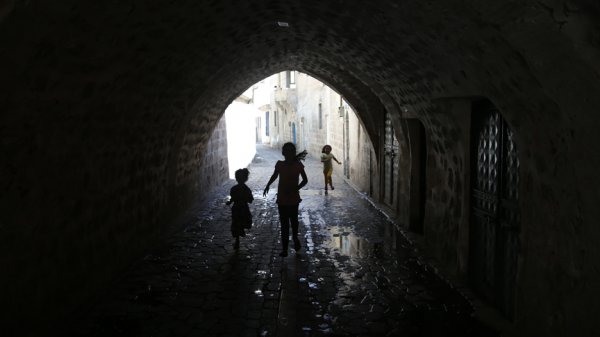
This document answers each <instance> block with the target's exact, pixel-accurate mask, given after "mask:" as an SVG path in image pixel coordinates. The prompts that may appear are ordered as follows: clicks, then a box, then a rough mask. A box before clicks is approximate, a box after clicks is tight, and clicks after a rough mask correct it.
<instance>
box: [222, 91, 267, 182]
mask: <svg viewBox="0 0 600 337" xmlns="http://www.w3.org/2000/svg"><path fill="white" fill-rule="evenodd" d="M258 113H259V111H258V110H257V109H256V108H255V107H253V106H252V105H249V104H244V103H240V102H233V103H231V104H230V105H229V107H227V110H225V122H226V123H227V153H228V157H229V177H230V178H232V179H233V178H234V172H235V171H236V170H237V169H240V168H244V167H247V166H248V164H249V163H250V162H251V161H252V159H253V158H254V155H255V154H256V116H257V114H258Z"/></svg>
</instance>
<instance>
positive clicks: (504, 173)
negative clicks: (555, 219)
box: [469, 100, 520, 318]
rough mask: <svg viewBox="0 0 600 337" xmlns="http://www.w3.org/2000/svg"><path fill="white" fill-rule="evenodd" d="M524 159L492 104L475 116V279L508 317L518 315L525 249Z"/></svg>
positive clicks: (481, 105)
mask: <svg viewBox="0 0 600 337" xmlns="http://www.w3.org/2000/svg"><path fill="white" fill-rule="evenodd" d="M518 184H519V159H518V152H517V147H516V144H515V141H514V137H513V132H512V131H511V129H510V127H509V126H508V124H507V123H506V122H505V121H504V119H503V118H502V116H501V115H500V112H499V111H498V109H496V107H494V105H493V104H492V103H491V102H490V101H488V100H481V101H477V102H474V104H473V107H472V116H471V216H470V219H471V220H470V227H469V234H470V236H469V237H470V239H469V251H470V253H469V278H470V282H471V284H472V286H473V287H474V289H475V291H476V292H478V293H479V294H480V295H482V296H483V297H484V298H485V299H486V300H488V301H490V302H491V303H493V304H494V305H495V306H497V307H498V309H500V310H501V311H502V312H503V313H504V314H505V315H506V316H507V317H509V318H512V316H513V314H514V290H515V281H516V274H517V256H518V249H519V232H520V226H519V209H518V197H519V194H518Z"/></svg>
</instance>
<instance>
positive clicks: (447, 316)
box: [71, 146, 492, 337]
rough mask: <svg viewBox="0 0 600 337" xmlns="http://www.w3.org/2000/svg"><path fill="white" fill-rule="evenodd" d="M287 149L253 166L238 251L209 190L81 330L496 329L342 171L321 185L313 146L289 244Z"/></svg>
mask: <svg viewBox="0 0 600 337" xmlns="http://www.w3.org/2000/svg"><path fill="white" fill-rule="evenodd" d="M279 159H282V157H281V154H280V152H279V150H274V149H269V148H266V147H262V146H259V147H258V153H257V156H256V157H255V159H254V162H253V163H252V164H251V165H250V166H249V169H250V172H251V174H250V180H249V181H248V186H249V187H250V188H251V189H252V191H253V193H254V197H255V201H254V203H253V204H251V210H252V212H253V216H254V221H255V222H254V226H253V228H252V229H251V230H250V231H249V234H248V235H247V236H246V237H245V238H242V240H241V247H240V249H239V251H238V252H236V251H235V250H234V249H233V247H232V238H231V236H230V231H229V226H230V209H229V207H227V206H226V205H225V198H226V196H227V195H228V191H229V188H230V187H231V186H232V184H233V181H231V182H229V183H226V184H224V185H223V186H222V187H221V188H220V189H219V190H218V191H216V192H215V193H214V195H213V196H212V197H211V198H209V200H208V202H207V204H206V205H205V206H204V207H202V209H203V211H202V212H201V213H199V214H197V215H196V216H195V220H194V221H193V222H191V223H189V225H188V226H187V227H186V228H185V230H183V231H182V232H181V233H180V234H177V235H175V236H174V237H172V238H171V239H170V240H168V243H167V244H166V245H165V246H164V247H161V248H159V249H157V250H156V251H154V252H151V253H149V254H148V255H147V256H146V257H145V258H144V259H143V260H142V261H139V262H138V263H137V264H134V265H133V266H131V269H130V270H129V271H128V272H127V273H126V274H125V275H123V276H122V278H121V279H120V280H118V281H117V282H116V283H115V284H114V286H113V287H112V288H111V289H110V290H109V291H107V293H106V294H105V295H104V296H102V298H101V299H100V300H99V301H98V302H97V303H96V304H94V305H93V306H91V309H90V310H89V312H84V313H83V314H82V318H81V319H78V320H77V323H75V324H74V329H73V331H72V332H71V335H74V336H129V337H132V336H491V335H492V334H490V333H489V332H488V331H486V330H485V329H483V327H482V326H481V325H480V324H477V323H476V322H475V321H474V319H472V318H471V313H472V307H471V305H470V304H469V302H468V301H467V300H465V299H464V298H463V297H462V296H461V295H460V294H459V292H458V291H456V290H454V289H453V288H452V287H450V286H449V285H448V284H447V283H446V282H444V281H443V280H441V279H439V278H438V277H437V276H436V275H435V273H434V272H433V271H432V268H429V267H428V266H427V265H426V264H424V263H423V262H421V261H422V259H421V258H420V257H419V256H417V255H415V253H414V251H415V250H414V249H413V248H412V247H411V245H410V244H409V242H408V241H407V239H406V238H405V237H404V236H403V235H402V234H400V233H399V232H398V231H396V230H394V229H393V228H394V225H393V224H392V223H391V222H390V221H389V220H388V219H387V218H386V217H385V216H384V215H383V213H381V212H380V211H379V210H378V209H377V208H376V207H375V206H374V205H373V204H372V203H371V202H369V200H367V199H366V198H364V197H363V196H362V195H360V194H358V193H357V192H355V190H353V189H352V187H351V186H349V185H348V184H347V183H345V182H344V180H342V179H341V178H340V177H334V186H335V187H336V189H335V190H334V191H330V192H329V194H328V195H325V194H324V193H323V189H322V186H321V185H322V174H321V163H320V162H318V161H317V160H315V159H313V158H311V157H309V158H307V160H306V162H305V165H306V172H307V174H308V177H309V183H308V185H307V186H306V187H305V188H304V189H303V190H302V191H301V197H302V198H303V201H302V202H301V204H300V218H301V221H300V227H301V229H300V232H301V237H302V239H301V240H302V245H303V247H302V249H301V250H300V251H299V252H294V250H293V249H290V255H289V256H288V257H286V258H281V257H279V256H278V253H279V251H280V239H279V222H278V215H277V208H276V205H275V203H274V200H275V199H274V198H275V191H276V190H277V189H276V186H275V185H276V184H277V182H275V184H274V186H272V188H271V192H270V194H269V195H268V198H263V197H262V190H263V188H264V186H265V184H266V182H267V180H268V178H269V176H270V174H271V173H272V169H273V167H274V164H275V162H276V161H277V160H279Z"/></svg>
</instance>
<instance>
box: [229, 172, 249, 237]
mask: <svg viewBox="0 0 600 337" xmlns="http://www.w3.org/2000/svg"><path fill="white" fill-rule="evenodd" d="M249 174H250V172H249V171H248V169H245V168H243V169H239V170H237V171H235V180H236V181H237V182H238V184H237V185H235V186H233V187H232V188H231V190H230V191H229V195H230V196H231V199H229V201H227V205H229V204H231V203H233V206H232V207H231V235H232V236H233V237H234V238H235V243H234V244H233V248H235V249H238V248H240V236H246V232H245V231H244V229H248V228H250V227H252V214H251V213H250V208H249V207H248V203H250V202H252V201H253V200H254V197H253V196H252V191H250V188H248V186H246V181H248V175H249Z"/></svg>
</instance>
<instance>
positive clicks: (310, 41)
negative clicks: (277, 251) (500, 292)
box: [0, 0, 600, 336]
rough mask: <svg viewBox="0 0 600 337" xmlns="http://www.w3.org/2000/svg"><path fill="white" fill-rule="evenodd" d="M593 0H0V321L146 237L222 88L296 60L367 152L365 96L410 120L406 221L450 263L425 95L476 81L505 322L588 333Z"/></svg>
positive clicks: (36, 309)
mask: <svg viewBox="0 0 600 337" xmlns="http://www.w3.org/2000/svg"><path fill="white" fill-rule="evenodd" d="M599 13H600V8H599V6H598V2H597V1H591V0H573V1H560V0H556V1H555V0H541V1H523V2H518V3H517V2H515V1H487V0H486V1H482V0H467V1H462V0H461V1H459V0H448V1H445V2H439V1H438V2H435V3H434V2H422V1H412V2H398V1H376V2H364V1H345V2H344V4H343V6H341V5H340V4H339V3H338V2H322V1H316V0H306V1H302V2H274V1H252V2H249V1H245V2H244V1H233V0H232V1H214V2H210V3H206V2H198V1H185V0H184V1H178V2H172V1H167V0H157V1H151V2H149V1H138V0H130V1H124V2H119V3H109V2H80V1H75V0H61V1H54V2H42V1H8V2H4V4H2V5H0V20H1V21H0V25H1V26H0V28H1V29H0V41H2V48H3V49H2V51H0V74H1V76H0V107H1V111H2V113H1V114H0V134H1V135H2V136H1V140H0V141H1V143H0V151H1V154H2V155H1V157H2V158H3V161H2V162H1V164H0V177H2V178H1V179H2V181H1V182H2V190H3V193H2V194H1V195H0V224H1V225H0V226H1V227H0V231H1V232H0V233H1V234H0V247H1V248H0V264H1V266H0V267H1V268H0V269H2V270H3V271H5V274H6V275H11V276H9V277H4V278H3V279H2V280H1V281H0V289H2V290H1V291H0V299H1V300H2V302H3V303H9V306H10V308H14V310H11V315H12V316H11V317H9V321H13V320H12V318H13V317H14V318H15V320H14V322H19V320H21V322H23V321H27V324H31V325H35V323H34V322H31V321H30V318H32V317H38V318H39V319H40V320H41V319H43V317H47V318H48V321H50V320H51V319H52V318H51V316H43V315H40V313H44V314H46V313H51V314H56V315H59V314H60V313H62V312H65V311H67V310H68V309H69V308H72V307H73V306H74V305H76V304H77V303H78V302H80V299H81V296H79V295H81V294H89V293H91V292H92V291H93V290H94V289H97V288H98V286H100V285H101V284H102V283H103V282H104V281H106V280H109V279H111V278H112V277H114V276H115V272H116V270H117V269H118V268H117V266H116V265H115V264H117V263H122V264H123V265H124V264H126V263H127V261H129V260H131V259H132V258H134V257H135V256H139V254H141V252H143V251H144V250H145V249H148V247H150V246H151V242H154V241H153V239H154V238H159V237H160V236H161V235H162V233H165V232H166V231H168V229H169V228H171V226H170V224H172V223H175V222H176V221H175V220H176V219H177V218H179V217H181V214H183V213H184V212H185V210H186V209H187V208H188V207H189V205H191V204H192V203H193V200H194V198H195V193H196V192H198V191H199V188H200V186H202V185H201V183H200V181H202V179H206V177H207V176H213V173H212V172H210V171H209V173H203V172H201V170H203V169H204V167H203V166H202V164H201V160H202V158H203V155H202V154H203V153H205V152H207V153H208V152H211V151H209V150H207V146H208V145H207V144H208V141H209V139H210V137H209V136H210V135H211V134H212V132H213V130H214V129H215V127H216V126H217V125H218V121H219V119H220V117H221V115H222V113H223V111H224V110H225V108H226V106H227V105H228V104H229V103H230V102H231V101H232V100H233V99H234V98H235V97H237V96H239V94H240V93H241V92H243V91H244V90H245V89H246V88H248V87H249V86H250V85H252V84H253V83H256V82H257V81H259V80H261V79H263V78H265V77H267V76H269V75H271V74H274V73H277V72H280V71H283V70H286V69H296V70H299V71H302V72H305V73H307V74H312V75H315V77H316V78H319V79H320V80H322V81H323V82H325V83H326V84H328V85H330V86H331V87H334V88H336V90H337V91H338V92H339V93H340V94H341V95H343V96H344V98H345V99H346V100H347V101H348V103H349V104H350V106H352V107H353V109H354V110H355V111H356V112H357V113H358V114H359V115H360V119H361V121H362V123H363V125H364V127H365V130H366V132H367V133H368V134H369V136H370V139H371V141H372V144H373V147H374V152H375V153H377V154H379V153H380V150H381V149H380V144H381V142H380V137H381V132H380V128H381V125H383V124H382V123H383V111H385V110H387V111H389V112H391V113H392V114H393V117H394V118H395V119H396V120H397V121H400V120H401V119H402V118H403V117H404V116H403V115H404V114H405V113H406V112H404V109H406V110H407V111H408V113H410V114H412V117H413V118H418V119H419V120H420V121H421V122H422V123H423V125H424V126H425V129H426V133H427V146H428V150H429V152H428V158H427V162H428V167H427V181H428V186H429V187H428V189H427V214H426V220H425V222H426V224H425V226H426V227H425V240H427V241H428V242H430V243H431V246H432V247H433V248H432V249H433V250H434V253H435V255H436V256H437V257H438V258H439V259H440V261H442V262H444V263H447V264H448V266H450V267H455V268H454V269H455V271H456V272H459V271H460V270H461V269H464V261H463V262H461V260H464V258H463V257H461V256H463V255H464V252H463V248H461V247H462V246H461V245H462V244H461V243H460V242H459V241H457V240H461V238H462V237H463V236H464V226H465V216H466V215H465V214H464V210H465V207H466V204H465V202H466V200H465V195H464V193H465V188H464V187H465V186H466V185H465V184H466V182H467V181H468V175H469V172H468V171H467V168H468V166H467V165H466V161H467V158H468V154H467V153H466V152H465V151H464V149H463V147H462V146H463V145H464V144H462V143H461V142H462V139H463V137H464V133H463V132H464V124H463V123H462V120H461V118H463V117H464V116H463V115H462V114H459V115H457V114H456V113H455V112H452V111H457V110H455V108H453V107H451V106H450V107H448V106H445V105H444V104H441V103H440V102H439V101H438V100H439V99H448V98H451V99H454V98H458V99H466V100H469V99H470V98H472V97H485V98H487V99H489V100H490V101H491V102H492V103H493V104H494V105H495V106H496V107H497V108H498V109H499V110H500V111H501V113H502V115H503V117H504V118H505V119H506V121H507V122H508V124H509V125H510V126H511V127H512V129H513V130H514V132H515V139H516V143H517V145H518V147H519V150H520V156H521V157H520V158H519V159H520V163H521V167H520V176H521V181H520V185H519V192H520V195H521V196H522V198H521V199H520V204H519V206H520V209H521V211H522V212H521V225H522V232H521V242H522V245H521V250H520V252H519V254H520V255H519V265H518V276H517V293H516V299H517V302H516V316H515V318H514V320H513V321H512V322H509V324H510V326H511V328H513V329H514V330H515V331H517V332H516V333H517V334H520V335H523V336H531V335H544V336H567V335H581V336H585V335H587V336H589V335H597V334H598V328H597V324H596V322H595V321H596V319H597V317H598V313H599V312H600V304H599V303H598V301H597V300H596V299H597V298H598V297H599V296H600V291H599V290H598V287H597V286H596V284H598V283H599V282H600V273H599V272H598V270H597V264H598V261H600V246H598V244H597V243H598V241H599V240H600V227H598V226H597V223H598V220H599V219H600V208H598V207H597V205H598V203H599V202H600V179H598V175H597V168H598V167H600V155H599V154H600V141H598V132H597V130H598V129H599V127H600V118H599V115H598V113H597V111H598V110H599V109H600V96H598V95H597V93H598V92H600V76H599V75H598V74H599V73H600V62H599V61H598V60H599V59H600V58H598V55H599V54H600V47H599V45H598V43H597V40H598V39H597V36H598V34H599V33H598V32H599V31H600V30H599V28H598V24H597V23H598V16H599ZM278 21H285V22H288V23H289V25H288V26H287V27H282V26H280V25H278V24H277V22H278ZM232 23H235V24H232ZM461 116H462V117H461ZM457 118H458V120H457ZM397 125H401V124H400V123H399V122H398V123H397ZM397 130H398V132H399V134H398V138H399V139H401V138H402V135H401V134H400V132H401V127H400V128H397ZM331 142H332V143H333V144H332V145H333V146H334V150H335V148H338V145H337V144H336V142H335V139H333V140H331ZM205 183H208V182H205ZM406 195H409V194H406ZM140 238H146V239H140ZM457 238H458V239H457ZM449 269H452V268H449ZM40 280H43V281H40ZM65 294H67V295H66V296H63V295H65Z"/></svg>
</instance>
